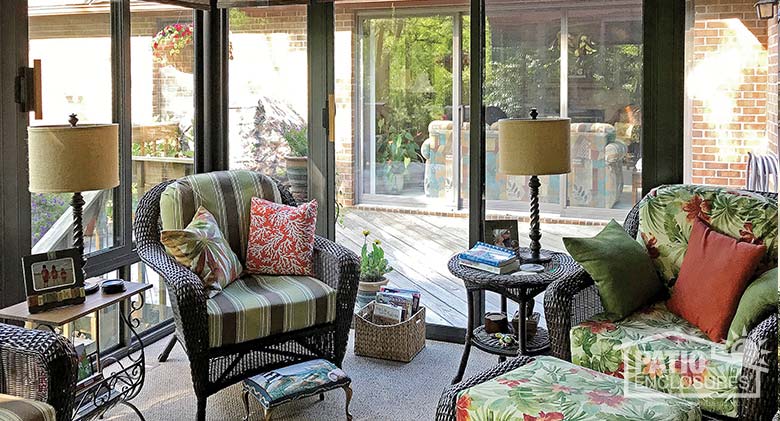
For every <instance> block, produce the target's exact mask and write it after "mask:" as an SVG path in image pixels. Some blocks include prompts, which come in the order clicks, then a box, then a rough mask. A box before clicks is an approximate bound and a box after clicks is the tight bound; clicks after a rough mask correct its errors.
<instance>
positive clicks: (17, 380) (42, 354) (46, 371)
mask: <svg viewBox="0 0 780 421" xmlns="http://www.w3.org/2000/svg"><path fill="white" fill-rule="evenodd" d="M0 361H1V362H2V365H3V367H2V373H3V377H2V384H1V385H0V387H2V392H3V393H6V394H10V395H14V396H19V397H22V398H26V399H35V400H38V401H42V402H46V403H48V404H50V405H51V406H53V407H54V409H55V410H56V411H57V419H58V420H70V419H71V418H72V417H73V405H74V402H75V393H76V379H77V376H78V374H77V373H78V371H77V370H78V368H77V365H78V361H77V359H76V351H75V349H74V348H73V345H72V344H71V343H70V342H69V341H68V340H67V339H65V338H64V337H62V336H60V335H57V334H55V333H53V332H49V331H44V330H32V329H25V328H21V327H17V326H12V325H6V324H0Z"/></svg>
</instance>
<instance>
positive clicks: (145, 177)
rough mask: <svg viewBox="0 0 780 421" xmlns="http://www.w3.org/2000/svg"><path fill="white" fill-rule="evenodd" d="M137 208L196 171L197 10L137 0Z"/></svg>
mask: <svg viewBox="0 0 780 421" xmlns="http://www.w3.org/2000/svg"><path fill="white" fill-rule="evenodd" d="M130 12H131V26H130V30H131V38H130V49H131V58H132V59H131V62H132V69H131V73H132V78H133V83H132V93H131V95H132V96H131V98H132V118H133V132H132V133H133V134H132V137H133V147H132V150H133V158H132V159H133V209H134V210H135V208H136V207H137V206H138V200H139V199H140V198H141V196H143V194H144V193H146V192H147V191H148V190H149V189H151V188H152V187H154V186H156V185H157V184H159V183H160V182H162V181H166V180H171V179H177V178H180V177H183V176H185V175H188V174H192V173H193V171H194V165H195V164H194V152H195V144H194V139H193V123H194V118H195V106H194V97H193V89H194V76H193V71H194V70H193V69H194V66H195V49H194V31H195V28H194V23H193V12H192V10H190V9H185V8H180V7H175V6H170V5H165V4H158V3H150V2H144V3H136V2H134V3H132V4H131V5H130Z"/></svg>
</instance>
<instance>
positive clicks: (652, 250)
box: [640, 232, 661, 259]
mask: <svg viewBox="0 0 780 421" xmlns="http://www.w3.org/2000/svg"><path fill="white" fill-rule="evenodd" d="M640 234H641V235H642V241H644V243H645V248H646V249H647V254H649V255H650V258H651V259H657V258H658V257H659V256H661V252H660V251H658V247H656V246H655V245H656V244H657V243H658V240H657V239H656V238H655V236H653V234H645V233H643V232H642V233H640Z"/></svg>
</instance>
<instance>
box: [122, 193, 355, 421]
mask: <svg viewBox="0 0 780 421" xmlns="http://www.w3.org/2000/svg"><path fill="white" fill-rule="evenodd" d="M172 182H175V180H174V181H168V182H164V183H161V184H159V185H158V186H156V187H154V188H152V189H151V190H150V191H148V192H147V193H146V194H145V195H144V196H143V198H142V199H141V202H140V203H139V205H138V210H137V213H136V220H135V239H136V245H137V248H138V255H139V256H140V257H141V260H142V261H143V262H144V263H145V264H147V265H148V266H150V267H151V268H153V269H154V270H155V271H157V272H158V273H159V274H160V275H161V276H162V278H163V279H164V280H165V284H166V286H167V288H168V293H169V295H170V297H171V305H172V307H173V314H174V321H175V326H176V336H177V338H178V339H179V341H180V342H181V343H182V344H183V346H184V349H185V352H186V353H187V357H188V358H189V361H190V370H191V374H192V383H193V386H194V389H195V395H196V397H197V419H198V420H204V419H205V417H206V400H207V398H208V397H209V396H211V395H213V394H215V393H217V392H218V391H220V390H222V389H224V388H226V387H228V386H230V385H232V384H235V383H237V382H239V381H241V380H244V379H246V378H248V377H250V376H253V375H255V374H258V373H261V372H265V371H268V370H271V369H274V368H278V367H282V366H287V365H290V364H293V363H297V362H300V361H306V360H311V359H315V358H324V359H327V360H329V361H332V362H333V363H335V364H336V365H338V366H341V363H342V360H343V359H344V354H345V352H346V348H347V339H348V335H349V329H350V324H351V321H352V311H353V308H354V305H355V297H356V295H357V285H358V271H359V263H358V258H357V256H356V255H355V254H354V253H353V252H351V251H349V250H347V249H346V248H344V247H342V246H340V245H338V244H335V243H334V242H332V241H329V240H327V239H325V238H322V237H319V236H318V237H316V239H315V244H314V268H315V274H316V278H318V279H319V280H321V281H322V282H324V283H326V284H327V285H329V286H330V287H332V288H333V289H335V290H336V319H335V321H333V322H330V323H326V324H320V325H317V326H313V327H309V328H306V329H302V330H299V331H294V332H287V333H282V334H276V335H272V336H267V337H264V338H260V339H255V340H251V341H248V342H242V343H238V344H231V345H223V346H221V347H218V348H211V347H210V346H209V339H208V328H207V326H208V323H207V311H206V299H207V294H206V291H205V290H204V288H203V283H202V282H201V281H200V279H199V278H198V277H197V275H195V274H194V273H193V272H191V271H190V270H189V269H187V268H185V267H184V266H182V265H180V264H179V263H177V262H176V261H175V260H174V259H173V258H172V257H171V256H169V255H168V254H167V253H166V252H165V249H164V247H163V245H162V244H161V243H160V229H161V222H160V197H161V195H162V193H163V191H164V190H165V188H166V187H167V186H168V185H169V184H170V183H172ZM277 186H278V188H279V190H280V193H281V196H282V202H283V203H284V204H287V205H291V206H295V205H296V203H295V200H294V199H293V197H292V195H291V194H290V192H289V190H288V189H287V188H286V187H284V186H283V185H281V184H279V183H277Z"/></svg>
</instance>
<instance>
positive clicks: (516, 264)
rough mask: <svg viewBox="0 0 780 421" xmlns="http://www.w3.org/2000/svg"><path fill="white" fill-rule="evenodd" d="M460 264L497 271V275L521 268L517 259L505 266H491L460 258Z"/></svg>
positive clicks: (492, 271)
mask: <svg viewBox="0 0 780 421" xmlns="http://www.w3.org/2000/svg"><path fill="white" fill-rule="evenodd" d="M460 264H461V265H463V266H466V267H470V268H472V269H479V270H484V271H485V272H490V273H495V274H497V275H506V274H508V273H512V272H514V271H516V270H518V269H519V268H520V262H519V261H517V260H515V261H514V262H510V263H507V264H506V265H504V266H491V265H487V264H484V263H477V262H472V261H469V260H463V259H460Z"/></svg>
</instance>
